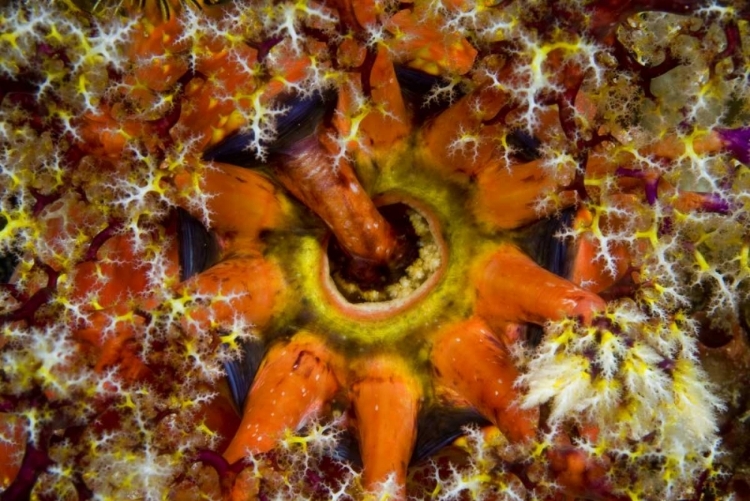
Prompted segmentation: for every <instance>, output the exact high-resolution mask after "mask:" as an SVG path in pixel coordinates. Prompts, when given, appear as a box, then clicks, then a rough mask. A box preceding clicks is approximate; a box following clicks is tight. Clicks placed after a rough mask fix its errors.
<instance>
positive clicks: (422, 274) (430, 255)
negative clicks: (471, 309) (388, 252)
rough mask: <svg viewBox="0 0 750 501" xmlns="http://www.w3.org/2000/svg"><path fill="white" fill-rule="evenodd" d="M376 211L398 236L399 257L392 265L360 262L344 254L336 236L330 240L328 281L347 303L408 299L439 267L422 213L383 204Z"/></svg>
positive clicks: (435, 245) (399, 204)
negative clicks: (331, 281)
mask: <svg viewBox="0 0 750 501" xmlns="http://www.w3.org/2000/svg"><path fill="white" fill-rule="evenodd" d="M378 210H379V211H380V213H381V214H382V215H383V217H384V218H385V219H386V220H387V221H388V222H389V223H390V224H391V227H392V228H393V229H394V231H395V232H396V235H397V239H398V249H399V254H398V256H396V257H395V258H394V259H393V261H392V262H389V263H387V264H374V263H371V262H363V261H362V260H358V259H356V258H352V257H351V256H350V255H349V254H347V253H346V252H345V251H344V249H343V248H342V247H341V245H339V243H338V241H337V240H336V238H335V237H331V239H330V240H329V244H328V262H329V266H330V275H331V279H332V280H333V283H334V284H335V285H336V288H337V289H338V291H339V292H340V293H341V295H342V296H343V297H344V299H346V300H347V301H348V302H350V303H354V304H361V303H380V302H386V301H393V300H396V299H404V298H407V297H409V296H410V295H412V294H413V293H414V292H415V291H416V290H417V289H419V287H420V286H421V285H422V284H424V283H425V282H426V281H427V280H428V279H429V278H430V277H431V276H432V275H433V274H434V273H435V272H436V271H437V270H438V269H439V268H440V265H441V260H442V257H441V253H440V248H439V246H438V242H437V241H436V239H435V236H434V235H433V233H432V230H431V229H430V225H429V223H428V222H427V219H426V218H425V217H424V216H423V215H422V214H420V213H419V212H418V211H417V210H415V209H414V208H412V207H411V206H409V205H407V204H405V203H403V202H397V203H392V204H388V205H383V206H380V207H378Z"/></svg>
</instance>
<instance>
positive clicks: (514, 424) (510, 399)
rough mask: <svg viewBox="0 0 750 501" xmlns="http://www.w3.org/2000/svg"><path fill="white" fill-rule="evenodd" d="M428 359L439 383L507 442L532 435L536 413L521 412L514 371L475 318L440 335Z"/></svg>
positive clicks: (507, 356) (497, 343)
mask: <svg viewBox="0 0 750 501" xmlns="http://www.w3.org/2000/svg"><path fill="white" fill-rule="evenodd" d="M431 361H432V364H433V367H434V371H435V375H436V379H437V381H438V383H439V384H442V385H444V386H447V387H449V388H451V389H452V390H454V391H456V392H457V393H458V394H460V395H461V396H463V397H464V398H466V399H467V400H468V401H469V402H470V403H471V404H472V405H473V406H474V407H476V408H477V409H478V410H479V412H480V413H481V414H483V415H484V416H485V417H487V418H488V419H490V420H491V421H492V422H493V424H495V425H496V426H497V427H498V428H499V429H500V431H502V432H503V434H504V435H505V436H506V437H507V438H508V439H509V440H512V441H515V442H518V441H526V440H531V439H533V438H534V436H535V435H536V430H537V426H538V421H539V411H538V409H521V408H519V407H518V406H516V403H517V402H516V401H517V400H518V398H519V394H518V391H517V390H516V388H515V387H514V383H515V381H516V378H517V377H518V370H516V367H515V365H514V363H513V360H511V358H510V354H509V353H508V351H507V349H506V348H505V347H504V346H503V345H502V344H501V342H500V341H499V340H498V338H497V337H495V335H494V334H493V332H492V331H491V330H490V328H489V327H488V326H487V324H485V322H483V321H482V320H481V319H479V318H473V319H471V320H468V321H466V322H463V323H459V324H454V325H452V326H450V327H448V328H446V329H443V330H442V331H440V332H439V333H438V334H437V335H436V337H435V340H434V342H433V345H432V352H431Z"/></svg>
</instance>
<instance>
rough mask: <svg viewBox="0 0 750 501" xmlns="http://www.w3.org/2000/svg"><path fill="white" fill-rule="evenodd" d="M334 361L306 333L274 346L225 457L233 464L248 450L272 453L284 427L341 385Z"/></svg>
mask: <svg viewBox="0 0 750 501" xmlns="http://www.w3.org/2000/svg"><path fill="white" fill-rule="evenodd" d="M331 365H332V355H331V354H330V353H329V351H328V350H327V349H326V347H325V345H324V343H323V342H322V341H320V340H318V339H316V338H313V337H312V336H310V335H307V334H304V333H299V334H297V335H295V336H294V338H292V340H291V341H290V342H289V343H288V344H285V345H277V346H275V347H274V348H272V349H271V350H270V351H269V352H268V354H267V355H266V357H265V358H264V360H263V364H262V365H261V367H260V369H259V370H258V374H257V375H256V376H255V381H254V382H253V386H252V388H251V389H250V393H249V395H248V397H247V402H246V403H245V409H244V413H243V416H242V422H241V424H240V427H239V429H238V430H237V433H236V435H235V436H234V438H233V439H232V442H231V443H230V444H229V446H228V447H227V449H226V451H224V458H225V459H226V460H227V461H229V462H230V463H234V462H236V461H239V460H240V459H242V458H243V457H244V456H245V455H246V454H247V453H248V452H256V453H257V452H266V451H269V450H271V449H272V448H273V447H274V446H275V445H276V444H277V443H278V440H279V439H280V438H281V437H282V436H283V434H284V432H285V431H286V430H288V429H293V430H294V429H297V428H298V427H299V426H300V425H302V424H304V423H305V421H307V420H308V419H310V418H312V417H315V416H317V415H318V414H319V413H320V412H321V410H322V408H323V406H324V405H325V404H326V403H327V402H328V401H329V400H330V399H331V398H332V397H333V395H334V394H335V393H336V391H337V389H338V386H339V384H338V382H337V380H336V377H335V376H334V374H333V371H332V366H331Z"/></svg>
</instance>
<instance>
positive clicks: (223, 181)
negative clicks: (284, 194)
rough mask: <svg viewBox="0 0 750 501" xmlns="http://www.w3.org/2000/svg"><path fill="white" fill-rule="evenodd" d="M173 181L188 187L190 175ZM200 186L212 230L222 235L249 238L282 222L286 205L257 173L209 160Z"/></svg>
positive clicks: (197, 213) (191, 208) (189, 207)
mask: <svg viewBox="0 0 750 501" xmlns="http://www.w3.org/2000/svg"><path fill="white" fill-rule="evenodd" d="M175 184H176V185H177V187H178V188H181V189H187V188H188V187H189V186H190V184H191V179H190V176H189V175H188V174H180V175H178V176H177V178H176V179H175ZM200 189H201V190H202V191H203V192H204V193H206V194H208V195H209V198H208V200H207V201H206V209H208V211H209V212H210V214H211V229H213V230H214V231H216V232H218V233H219V236H220V237H221V238H224V239H230V240H245V241H252V240H255V239H257V237H258V235H260V233H261V231H263V230H264V229H269V228H275V227H277V226H279V225H280V224H281V222H282V221H283V217H284V214H285V207H284V204H283V201H282V198H281V194H280V193H279V190H278V188H277V187H276V186H274V184H273V183H272V182H271V181H270V180H269V179H268V178H266V177H264V176H263V175H261V174H258V173H257V172H254V171H251V170H248V169H243V168H242V167H236V166H234V165H229V164H222V163H212V164H210V165H209V166H208V168H207V169H206V170H205V171H204V172H203V173H202V178H201V181H200ZM181 204H182V205H183V206H184V207H185V209H186V210H188V212H191V213H192V214H193V215H194V216H195V217H197V218H198V219H201V217H202V216H203V214H202V213H201V212H200V210H196V207H195V205H194V204H191V203H190V201H189V200H187V199H185V200H182V201H181Z"/></svg>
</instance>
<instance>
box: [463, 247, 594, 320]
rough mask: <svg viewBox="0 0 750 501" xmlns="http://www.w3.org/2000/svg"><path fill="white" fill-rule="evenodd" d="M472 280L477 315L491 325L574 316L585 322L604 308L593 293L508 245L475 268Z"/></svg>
mask: <svg viewBox="0 0 750 501" xmlns="http://www.w3.org/2000/svg"><path fill="white" fill-rule="evenodd" d="M475 277H476V278H475V281H474V283H475V284H476V287H477V296H478V297H477V313H478V314H479V316H480V317H482V318H484V319H485V320H487V321H488V322H489V323H490V324H491V325H505V324H506V323H507V322H532V323H537V324H542V323H544V322H545V321H547V320H558V319H561V318H564V317H576V316H581V317H583V318H584V320H585V321H588V320H590V319H591V316H592V315H593V313H594V312H596V311H599V310H603V309H604V307H605V306H606V304H605V302H604V300H603V299H602V298H600V297H599V296H597V295H596V294H594V293H591V292H589V291H586V290H584V289H581V288H580V287H578V286H576V285H574V284H573V283H571V282H569V281H568V280H565V279H564V278H560V277H559V276H557V275H555V274H554V273H552V272H549V271H547V270H545V269H544V268H542V267H541V266H539V265H538V264H536V263H535V262H534V261H533V260H532V259H531V258H530V257H528V256H527V255H525V254H524V253H523V252H521V251H520V250H519V249H518V248H516V247H514V246H513V245H509V244H505V245H502V246H501V247H500V249H499V250H498V251H497V252H495V253H494V254H492V255H491V256H490V257H489V259H487V260H486V261H484V262H483V263H482V266H480V267H479V268H476V271H475Z"/></svg>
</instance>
